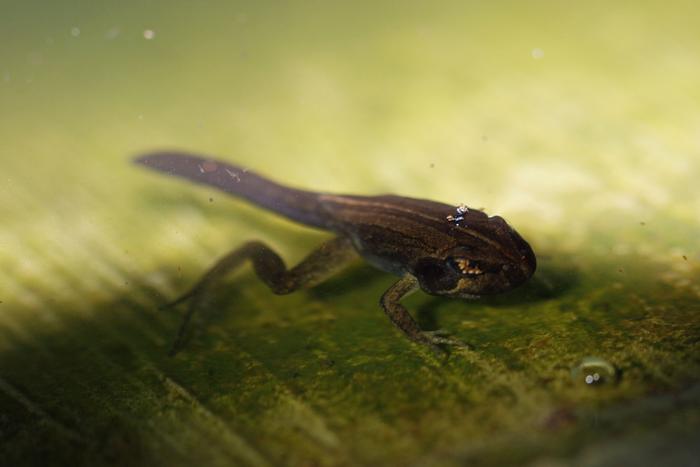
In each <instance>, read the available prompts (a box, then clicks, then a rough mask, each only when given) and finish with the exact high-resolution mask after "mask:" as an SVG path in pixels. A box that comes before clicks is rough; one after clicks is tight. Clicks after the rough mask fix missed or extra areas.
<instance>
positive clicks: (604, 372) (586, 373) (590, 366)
mask: <svg viewBox="0 0 700 467" xmlns="http://www.w3.org/2000/svg"><path fill="white" fill-rule="evenodd" d="M617 375H618V373H617V370H616V369H615V367H614V366H613V365H612V364H611V363H610V362H608V361H606V360H603V359H602V358H599V357H586V358H584V359H583V360H581V362H580V363H579V364H578V365H577V366H575V367H574V368H573V369H572V370H571V377H572V378H573V379H574V381H583V382H584V383H586V384H587V385H589V386H597V385H601V384H605V383H614V382H615V381H616V380H617Z"/></svg>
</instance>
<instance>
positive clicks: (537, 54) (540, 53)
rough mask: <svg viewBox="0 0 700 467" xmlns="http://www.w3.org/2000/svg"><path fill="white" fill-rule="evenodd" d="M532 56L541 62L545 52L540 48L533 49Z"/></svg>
mask: <svg viewBox="0 0 700 467" xmlns="http://www.w3.org/2000/svg"><path fill="white" fill-rule="evenodd" d="M531 55H532V58H534V59H535V60H539V59H540V58H543V57H544V50H542V49H540V48H539V47H535V48H534V49H532V52H531Z"/></svg>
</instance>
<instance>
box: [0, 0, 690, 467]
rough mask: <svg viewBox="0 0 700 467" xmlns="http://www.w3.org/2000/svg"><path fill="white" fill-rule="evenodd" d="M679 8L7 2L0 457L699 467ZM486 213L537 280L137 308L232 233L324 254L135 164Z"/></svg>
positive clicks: (294, 228) (335, 284)
mask: <svg viewBox="0 0 700 467" xmlns="http://www.w3.org/2000/svg"><path fill="white" fill-rule="evenodd" d="M699 15H700V8H698V7H697V6H696V3H695V2H686V3H682V2H661V1H659V2H643V3H639V2H585V3H580V2H579V3H577V4H575V5H574V4H572V3H568V2H480V3H477V2H460V1H454V2H438V3H435V2H389V1H379V2H377V1H374V2H344V3H341V2H316V1H314V2H311V1H306V2H304V1H299V2H278V1H275V2H253V1H250V2H185V1H177V2H156V1H152V2H112V3H107V2H87V1H83V2H48V1H30V2H19V1H6V2H3V3H2V14H0V141H2V144H1V145H0V162H1V166H0V216H1V219H2V223H1V227H0V464H1V465H3V466H5V465H7V466H10V465H13V466H22V465H70V466H76V465H90V466H98V465H108V464H113V465H149V466H157V465H163V466H165V465H168V466H178V465H180V466H186V465H212V466H219V465H237V466H238V465H251V466H263V465H304V466H331V465H348V466H349V465H416V466H428V465H430V466H433V465H446V466H453V465H454V466H457V465H489V466H491V465H493V466H495V465H499V466H500V465H535V466H557V465H570V464H573V465H582V466H608V465H610V466H617V465H697V463H698V462H699V461H698V459H699V458H700V448H699V447H698V446H700V352H699V351H700V349H699V347H700V281H699V279H700V252H699V250H698V246H699V244H700V243H699V242H698V236H699V234H700V184H698V176H699V175H700V111H699V109H700V86H698V83H700V60H698V57H700V29H699V28H698V27H697V18H698V17H699ZM163 147H167V148H181V149H189V150H196V151H202V152H205V153H209V154H216V155H219V156H220V157H222V158H225V159H229V160H231V161H235V162H237V163H239V164H241V165H243V166H246V167H250V168H253V169H255V170H256V171H258V172H260V173H263V174H267V175H268V176H270V177H273V178H276V179H278V180H280V181H283V182H286V183H289V184H292V185H296V186H303V187H307V188H310V189H318V190H326V191H336V192H346V193H358V194H377V193H384V192H394V193H398V194H403V195H408V196H413V197H424V198H430V199H435V200H439V201H443V202H448V203H454V204H457V203H459V202H465V203H466V204H468V205H470V206H472V207H476V208H484V209H485V210H486V211H487V212H488V213H490V214H500V215H502V216H504V217H505V218H506V219H508V221H509V222H510V223H511V224H512V225H513V226H515V227H516V228H517V229H518V231H519V232H520V233H521V234H522V235H523V236H524V237H525V238H526V239H528V241H529V242H530V243H531V244H532V246H533V248H534V250H535V252H536V253H537V256H538V270H537V273H536V274H535V276H534V277H533V279H532V280H531V281H529V282H528V283H527V284H525V285H524V286H522V287H521V288H519V289H517V290H515V291H513V292H511V293H508V294H505V295H503V296H498V297H493V298H489V299H480V300H476V301H458V300H449V299H442V298H436V297H429V296H427V295H425V294H423V293H417V294H415V295H413V296H411V297H410V298H408V299H407V300H405V304H406V305H407V306H408V307H409V308H410V309H411V310H412V311H413V313H414V315H415V316H416V318H417V320H418V321H419V322H420V324H421V326H423V328H424V329H438V328H442V329H447V330H449V331H451V332H452V333H453V335H455V336H456V337H458V338H459V339H461V340H463V341H465V342H467V343H468V344H469V345H470V347H469V348H468V349H461V350H455V351H453V352H452V353H451V355H450V356H449V358H448V359H447V360H442V359H440V358H437V357H435V356H434V355H433V354H431V353H430V352H428V351H426V350H425V349H423V348H420V347H418V346H416V345H414V344H411V343H410V342H408V341H407V339H405V338H404V337H403V336H402V335H400V333H399V332H398V331H397V330H395V329H394V328H393V327H392V326H391V324H390V323H389V321H388V320H387V319H386V317H385V316H384V315H383V313H382V312H381V310H380V308H379V305H378V298H379V297H380V295H381V294H382V293H383V291H384V290H385V289H386V288H387V287H388V286H389V285H390V284H391V283H392V282H393V281H394V280H395V278H393V277H391V276H389V275H387V274H385V273H382V272H379V271H375V270H373V269H372V268H370V267H369V266H367V265H363V264H362V263H357V264H356V265H354V266H353V267H351V268H350V269H348V270H347V271H345V272H343V273H341V274H339V275H337V276H336V277H334V278H333V279H331V280H330V281H328V282H327V283H325V284H323V285H321V286H319V287H317V288H315V289H312V290H308V291H303V292H299V293H295V294H292V295H288V296H275V295H273V294H272V293H270V292H269V291H268V290H267V288H266V287H265V286H264V285H263V284H262V283H261V282H259V281H258V280H257V279H256V278H255V276H254V275H253V273H252V271H251V270H250V269H249V268H245V269H244V270H241V271H240V272H238V273H237V274H234V275H232V276H231V277H230V278H228V279H227V280H226V281H225V282H224V283H221V284H220V285H218V286H217V287H216V289H215V291H214V293H213V294H212V295H211V296H210V299H209V300H208V301H207V302H206V304H205V306H204V308H203V310H202V313H201V316H200V317H199V319H198V321H197V323H196V326H195V332H194V335H193V337H192V339H191V340H190V341H189V343H188V346H187V348H186V349H185V350H184V351H183V352H181V353H180V354H178V355H177V356H176V357H173V358H170V357H168V356H167V350H168V347H169V345H170V343H172V340H173V338H174V335H175V333H176V330H177V327H178V324H179V321H180V317H181V313H182V310H178V309H175V310H162V311H159V310H158V307H159V305H161V304H163V303H165V302H167V301H168V300H170V299H172V298H174V297H176V296H177V294H178V293H181V292H183V291H184V290H186V289H187V287H188V286H190V285H191V284H192V283H193V282H194V281H195V280H196V279H197V278H198V277H199V275H200V274H201V273H202V272H203V271H204V270H205V269H206V268H207V267H208V266H209V265H210V264H211V263H212V262H213V261H214V260H215V259H216V258H217V257H219V256H220V255H222V254H224V253H225V252H227V251H228V250H230V249H231V248H233V247H235V246H237V245H239V244H241V243H242V242H244V241H246V240H250V239H261V240H264V241H265V242H267V243H269V244H270V245H272V246H274V247H275V248H276V249H277V250H278V251H280V252H281V254H282V255H283V256H284V257H285V259H286V261H287V262H288V263H289V264H293V263H294V262H295V261H298V260H299V259H300V258H302V257H303V256H304V255H305V254H306V253H307V252H308V251H310V250H311V249H312V248H313V247H314V246H315V245H317V244H319V243H321V242H322V241H323V240H324V239H326V238H328V234H325V233H323V232H318V231H314V230H311V229H308V228H305V227H301V226H299V225H296V224H293V223H291V222H288V221H286V220H282V219H281V218H279V217H276V216H274V215H273V214H270V213H268V212H264V211H261V210H259V209H256V208H254V207H251V206H249V205H246V204H244V203H243V202H240V201H238V200H233V199H230V198H226V197H225V196H224V195H222V194H221V193H218V192H214V191H212V190H209V189H206V188H202V187H194V186H191V185H188V184H186V183H184V182H182V181H180V180H175V179H169V178H167V177H163V176H161V175H159V174H155V173H151V172H146V171H143V170H140V169H139V168H137V167H135V166H133V165H132V164H130V163H129V160H130V157H132V156H133V155H135V154H137V153H139V152H142V151H145V150H150V149H154V148H163Z"/></svg>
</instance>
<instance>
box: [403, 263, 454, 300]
mask: <svg viewBox="0 0 700 467" xmlns="http://www.w3.org/2000/svg"><path fill="white" fill-rule="evenodd" d="M414 273H415V275H416V277H417V278H418V281H419V282H420V283H421V287H422V288H423V289H424V290H426V291H428V292H437V291H439V290H448V289H451V288H453V287H454V286H455V284H456V280H457V279H458V278H459V276H458V275H457V274H455V273H454V272H453V271H452V268H451V267H448V266H447V265H445V263H444V262H443V261H441V260H438V259H434V258H425V259H422V260H420V261H419V262H418V264H416V266H415V270H414Z"/></svg>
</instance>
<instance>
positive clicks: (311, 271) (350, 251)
mask: <svg viewBox="0 0 700 467" xmlns="http://www.w3.org/2000/svg"><path fill="white" fill-rule="evenodd" d="M356 257H357V253H356V252H355V249H354V248H353V246H352V243H351V241H350V240H349V239H348V238H345V237H337V238H334V239H332V240H329V241H328V242H326V243H324V244H323V245H321V246H320V247H319V248H318V249H316V250H314V251H313V252H311V254H309V255H308V256H307V257H306V258H304V260H302V261H301V263H299V264H297V265H296V266H294V267H293V268H292V269H287V267H286V266H285V264H284V261H282V258H280V256H279V255H278V254H277V253H275V252H274V251H273V250H272V249H271V248H270V247H268V246H267V245H265V244H264V243H262V242H258V241H252V242H248V243H246V244H244V245H243V246H241V247H239V248H236V249H235V250H233V251H231V252H230V253H228V254H227V255H226V256H224V257H223V258H221V259H220V260H219V261H218V262H217V263H216V264H215V265H214V266H213V267H212V268H211V269H210V270H209V271H207V273H206V274H204V276H203V277H202V278H201V279H200V280H199V282H197V284H196V285H195V286H194V287H192V289H190V290H189V291H188V292H187V293H185V294H184V295H182V296H181V297H180V298H178V299H177V300H175V301H173V302H172V303H170V304H168V305H166V306H167V307H170V306H175V305H177V304H179V303H182V302H185V301H188V300H189V305H188V308H187V312H186V313H185V316H184V317H183V319H182V324H181V325H180V329H179V331H178V334H177V338H176V339H175V343H174V344H173V347H172V349H171V350H170V355H174V354H176V353H177V352H178V351H179V350H180V349H181V348H182V345H183V344H184V342H185V337H186V333H187V327H188V324H189V322H190V320H191V319H192V316H193V315H194V313H195V311H196V310H197V309H198V308H199V307H200V305H201V303H202V300H203V299H204V297H205V296H206V291H207V290H208V289H209V288H210V287H211V285H212V284H213V283H215V282H216V281H218V280H220V279H221V278H223V277H224V276H225V275H227V274H228V273H229V272H231V271H233V270H234V269H236V268H238V267H239V266H241V265H242V264H243V263H245V261H247V260H250V261H251V262H252V263H253V269H254V270H255V273H256V274H257V276H258V277H259V278H260V279H261V280H262V281H263V282H264V283H265V284H267V286H268V287H270V289H271V290H272V291H273V292H274V293H276V294H288V293H291V292H294V291H295V290H298V289H301V288H306V287H313V286H314V285H317V284H319V283H320V282H322V281H323V280H325V279H327V278H328V277H329V276H331V275H332V274H334V273H335V272H337V271H339V270H340V269H342V268H343V267H345V266H346V265H347V264H348V263H350V261H352V260H353V259H355V258H356Z"/></svg>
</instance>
